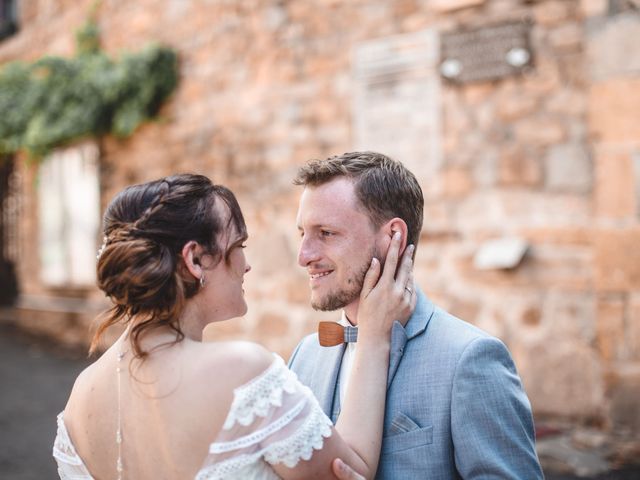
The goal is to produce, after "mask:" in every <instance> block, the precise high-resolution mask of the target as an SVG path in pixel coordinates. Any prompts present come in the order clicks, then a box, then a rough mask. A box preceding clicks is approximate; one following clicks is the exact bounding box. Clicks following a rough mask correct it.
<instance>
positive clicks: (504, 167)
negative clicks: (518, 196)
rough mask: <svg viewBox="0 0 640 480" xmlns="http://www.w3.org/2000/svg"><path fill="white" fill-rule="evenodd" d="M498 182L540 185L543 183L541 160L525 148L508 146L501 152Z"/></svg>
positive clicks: (513, 184)
mask: <svg viewBox="0 0 640 480" xmlns="http://www.w3.org/2000/svg"><path fill="white" fill-rule="evenodd" d="M498 182H499V183H500V184H501V185H506V186H528V187H534V186H538V185H540V184H541V183H542V168H541V162H540V160H539V159H538V158H536V157H535V156H534V155H530V154H528V152H526V151H525V149H523V148H520V147H517V146H516V147H513V146H511V147H507V148H505V149H504V150H502V151H501V152H500V160H499V164H498Z"/></svg>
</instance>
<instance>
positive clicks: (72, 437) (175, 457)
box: [53, 174, 415, 480]
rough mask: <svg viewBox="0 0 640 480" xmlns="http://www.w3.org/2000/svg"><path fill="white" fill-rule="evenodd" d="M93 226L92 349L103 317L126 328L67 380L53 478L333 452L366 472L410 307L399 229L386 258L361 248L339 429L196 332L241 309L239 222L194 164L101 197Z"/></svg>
mask: <svg viewBox="0 0 640 480" xmlns="http://www.w3.org/2000/svg"><path fill="white" fill-rule="evenodd" d="M104 235H105V238H104V244H103V247H102V248H101V250H100V252H99V254H98V265H97V274H98V285H99V287H100V288H101V289H102V290H103V291H104V292H105V294H106V295H107V296H108V297H109V298H110V299H111V300H112V302H113V307H112V309H111V310H110V311H109V312H108V313H107V315H106V316H105V318H104V320H103V321H102V323H101V325H100V326H99V328H98V330H97V332H96V336H95V338H94V341H93V344H92V347H91V350H92V351H95V349H96V346H97V341H98V340H99V339H100V336H101V334H102V333H103V332H104V331H105V330H106V329H107V328H108V327H110V326H111V325H114V324H118V323H121V324H124V325H126V329H125V331H124V333H123V334H122V336H121V337H120V338H119V339H118V340H117V341H116V342H115V343H114V344H113V345H112V346H111V347H110V348H109V349H108V350H107V351H106V352H105V353H104V354H103V355H102V356H101V357H100V358H99V359H98V360H97V361H96V362H95V363H93V364H92V365H90V366H89V367H88V368H87V369H86V370H84V371H83V372H82V373H81V374H80V375H79V376H78V378H77V380H76V382H75V385H74V387H73V390H72V392H71V395H70V397H69V401H68V403H67V405H66V407H65V409H64V411H63V412H62V413H60V415H59V416H58V433H57V436H56V439H55V443H54V447H53V455H54V457H55V459H56V461H57V463H58V472H59V475H60V478H62V479H92V478H96V479H115V478H117V479H127V480H129V479H131V480H133V479H135V480H140V479H187V478H189V479H190V478H196V479H222V478H241V479H271V478H279V477H282V478H285V479H293V478H305V479H307V478H334V477H333V472H332V460H334V459H335V458H336V457H340V458H341V459H343V460H344V462H345V463H346V464H347V465H350V466H351V467H352V468H353V470H355V471H356V472H357V473H358V474H360V475H363V476H364V477H366V478H373V477H374V475H375V472H376V468H377V463H378V457H379V453H380V443H381V436H382V421H383V416H384V402H385V394H386V372H387V367H388V362H389V348H390V347H389V344H390V335H391V334H390V331H391V327H392V324H393V322H394V320H398V319H404V318H407V317H408V316H409V315H410V313H411V310H412V309H413V306H414V305H415V299H414V298H411V296H410V295H408V294H407V293H406V290H405V288H404V287H405V285H406V284H407V282H410V281H411V255H410V253H411V252H409V254H405V255H404V256H403V258H402V259H401V260H399V258H398V257H399V248H400V241H399V238H397V237H394V239H393V240H392V242H391V246H390V248H389V252H388V254H387V258H386V260H385V264H384V268H382V266H381V265H380V261H379V260H377V259H372V262H371V266H370V268H369V270H368V271H367V272H366V276H365V278H364V287H363V290H362V296H361V304H360V309H359V312H358V325H359V333H358V349H357V354H356V358H355V360H354V366H353V370H352V377H351V380H350V383H349V391H348V393H347V400H346V402H345V405H344V408H343V410H342V413H341V415H340V419H339V421H338V422H337V424H336V425H335V426H334V425H332V424H331V421H330V420H329V419H328V418H327V417H326V416H325V414H324V413H323V412H322V410H321V409H320V407H319V405H318V403H317V401H316V399H315V398H314V397H313V395H312V394H311V392H310V390H309V389H308V388H307V387H305V386H303V385H302V384H301V383H300V382H299V381H298V380H297V378H296V377H295V375H294V374H293V373H292V372H291V371H289V370H288V369H287V368H286V366H285V364H284V362H283V360H282V359H281V358H279V357H278V356H276V355H274V354H271V353H269V352H268V351H266V350H265V349H264V348H263V347H261V346H259V345H257V344H254V343H249V342H213V343H203V342H202V341H201V340H202V331H203V329H204V328H205V327H206V326H207V325H208V324H210V323H212V322H217V321H222V320H227V319H229V318H233V317H238V316H242V315H243V314H244V313H245V312H246V309H247V306H246V303H245V300H244V295H243V289H242V284H243V281H244V275H245V273H247V272H248V271H249V270H250V269H251V267H250V266H249V265H248V264H247V262H246V260H245V255H244V251H243V248H244V246H245V241H246V240H247V233H246V226H245V223H244V219H243V216H242V212H241V211H240V207H239V206H238V203H237V201H236V199H235V197H234V195H233V193H232V192H231V191H230V190H228V189H227V188H225V187H223V186H220V185H214V184H212V183H211V181H210V180H209V179H208V178H207V177H204V176H201V175H190V174H183V175H176V176H172V177H166V178H163V179H161V180H157V181H153V182H149V183H145V184H141V185H135V186H131V187H128V188H126V189H125V190H124V191H122V192H121V193H120V194H119V195H117V196H116V198H115V199H114V200H113V201H112V202H111V204H110V205H109V207H108V208H107V211H106V213H105V216H104ZM408 250H410V249H408ZM398 263H400V267H399V269H398V273H397V274H396V275H395V278H394V274H395V272H396V265H397V264H398ZM338 463H339V462H338V461H336V464H338ZM334 466H335V465H334ZM347 470H348V469H347ZM352 474H354V475H355V473H352Z"/></svg>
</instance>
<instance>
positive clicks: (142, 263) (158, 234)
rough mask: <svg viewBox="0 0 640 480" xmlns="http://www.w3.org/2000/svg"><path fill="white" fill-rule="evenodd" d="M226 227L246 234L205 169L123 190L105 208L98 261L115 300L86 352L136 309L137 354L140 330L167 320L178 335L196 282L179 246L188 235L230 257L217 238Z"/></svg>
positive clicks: (217, 256) (230, 200)
mask: <svg viewBox="0 0 640 480" xmlns="http://www.w3.org/2000/svg"><path fill="white" fill-rule="evenodd" d="M220 201H221V202H223V204H224V205H225V206H226V209H224V210H226V211H228V212H229V215H228V216H227V215H225V216H224V217H221V215H220V211H221V209H219V208H218V209H215V208H214V205H216V202H220ZM227 217H228V218H227ZM231 227H235V229H236V230H237V232H238V233H239V234H240V235H243V236H246V225H245V222H244V218H243V216H242V211H241V210H240V206H239V205H238V202H237V200H236V198H235V196H234V195H233V193H232V192H231V191H230V190H229V189H227V188H226V187H223V186H222V185H214V184H213V183H212V182H211V180H209V179H208V178H207V177H205V176H203V175H193V174H180V175H174V176H170V177H165V178H162V179H159V180H155V181H152V182H148V183H143V184H140V185H133V186H130V187H127V188H125V189H124V190H123V191H122V192H120V193H119V194H118V195H117V196H116V197H115V198H114V199H113V200H112V201H111V203H110V204H109V206H108V207H107V210H106V212H105V214H104V237H105V241H104V244H103V246H102V248H101V250H100V254H99V257H98V265H97V275H98V286H99V287H100V289H101V290H103V291H104V292H105V294H106V295H107V296H108V297H109V298H110V299H111V300H112V302H113V303H114V305H113V307H112V308H111V309H110V310H109V311H108V312H107V314H106V317H105V319H104V320H103V321H102V322H101V323H100V325H99V326H98V329H97V331H96V333H95V335H94V337H93V341H92V343H91V348H90V353H93V352H94V351H95V350H96V348H97V345H98V341H99V339H100V337H101V336H102V334H103V333H104V332H105V330H106V329H107V328H109V327H110V326H111V325H115V324H117V323H124V324H127V323H129V322H130V321H131V319H132V318H133V317H135V318H136V321H135V323H134V324H132V325H131V327H130V336H131V342H132V347H133V352H134V355H135V356H136V357H138V358H144V357H146V356H147V355H148V352H145V351H143V350H142V348H141V347H140V336H141V335H142V334H143V333H144V332H146V331H149V330H151V329H154V328H159V327H163V326H168V327H169V328H171V329H172V330H173V331H175V333H176V340H175V342H176V343H177V342H180V341H181V340H182V339H183V338H184V334H183V332H182V330H181V329H180V323H179V318H180V314H181V313H182V309H183V308H184V301H185V300H186V299H188V298H190V297H192V296H194V295H195V294H196V293H197V292H198V288H199V287H198V285H199V284H198V280H196V279H195V278H193V276H192V275H190V274H188V273H187V270H186V268H184V264H183V263H182V254H181V251H182V248H183V247H184V245H185V244H186V243H187V242H189V241H192V240H193V241H196V242H197V243H198V244H200V245H201V246H202V247H204V249H205V251H206V252H207V253H208V254H209V255H211V257H212V258H213V259H214V261H215V262H219V261H222V260H224V261H228V253H229V252H228V248H227V247H228V246H225V245H220V242H219V240H220V234H221V233H222V232H223V231H224V230H225V229H229V228H231ZM227 237H228V236H227Z"/></svg>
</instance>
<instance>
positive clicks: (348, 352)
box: [338, 311, 358, 409]
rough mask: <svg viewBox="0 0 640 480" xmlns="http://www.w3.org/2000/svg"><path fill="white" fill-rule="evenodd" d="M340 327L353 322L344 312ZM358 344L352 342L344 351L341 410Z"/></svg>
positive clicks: (341, 372) (341, 371)
mask: <svg viewBox="0 0 640 480" xmlns="http://www.w3.org/2000/svg"><path fill="white" fill-rule="evenodd" d="M338 323H339V324H340V325H343V326H345V327H346V326H348V325H351V322H349V320H348V319H347V316H346V315H345V313H344V311H343V312H342V317H340V320H339V321H338ZM357 345H358V344H357V343H355V342H350V343H347V346H346V348H345V349H344V354H343V355H342V364H341V365H340V373H339V374H338V382H339V385H340V408H341V409H342V406H343V405H344V396H345V394H346V393H347V386H348V385H349V379H350V378H351V367H352V366H353V359H354V358H355V356H356V347H357Z"/></svg>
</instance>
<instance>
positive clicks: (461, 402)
mask: <svg viewBox="0 0 640 480" xmlns="http://www.w3.org/2000/svg"><path fill="white" fill-rule="evenodd" d="M451 401H452V404H451V431H452V437H453V444H454V445H453V446H454V456H455V463H456V469H457V470H458V472H459V473H460V475H461V476H462V478H465V479H477V478H483V479H489V478H491V479H493V478H495V479H522V478H527V479H537V478H540V479H542V478H543V475H542V470H541V468H540V464H539V462H538V457H537V455H536V450H535V433H534V425H533V416H532V414H531V405H530V404H529V400H528V398H527V396H526V394H525V393H524V390H523V388H522V384H521V383H520V378H519V377H518V374H517V373H516V369H515V365H514V364H513V361H512V359H511V355H510V354H509V352H508V350H507V348H506V347H505V346H504V344H503V343H502V342H501V341H500V340H498V339H495V338H486V337H484V338H478V339H476V340H474V341H472V342H471V343H470V344H469V345H467V347H466V348H465V350H464V352H463V353H462V355H461V356H460V359H459V362H458V365H457V366H456V371H455V377H454V382H453V391H452V398H451Z"/></svg>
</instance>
